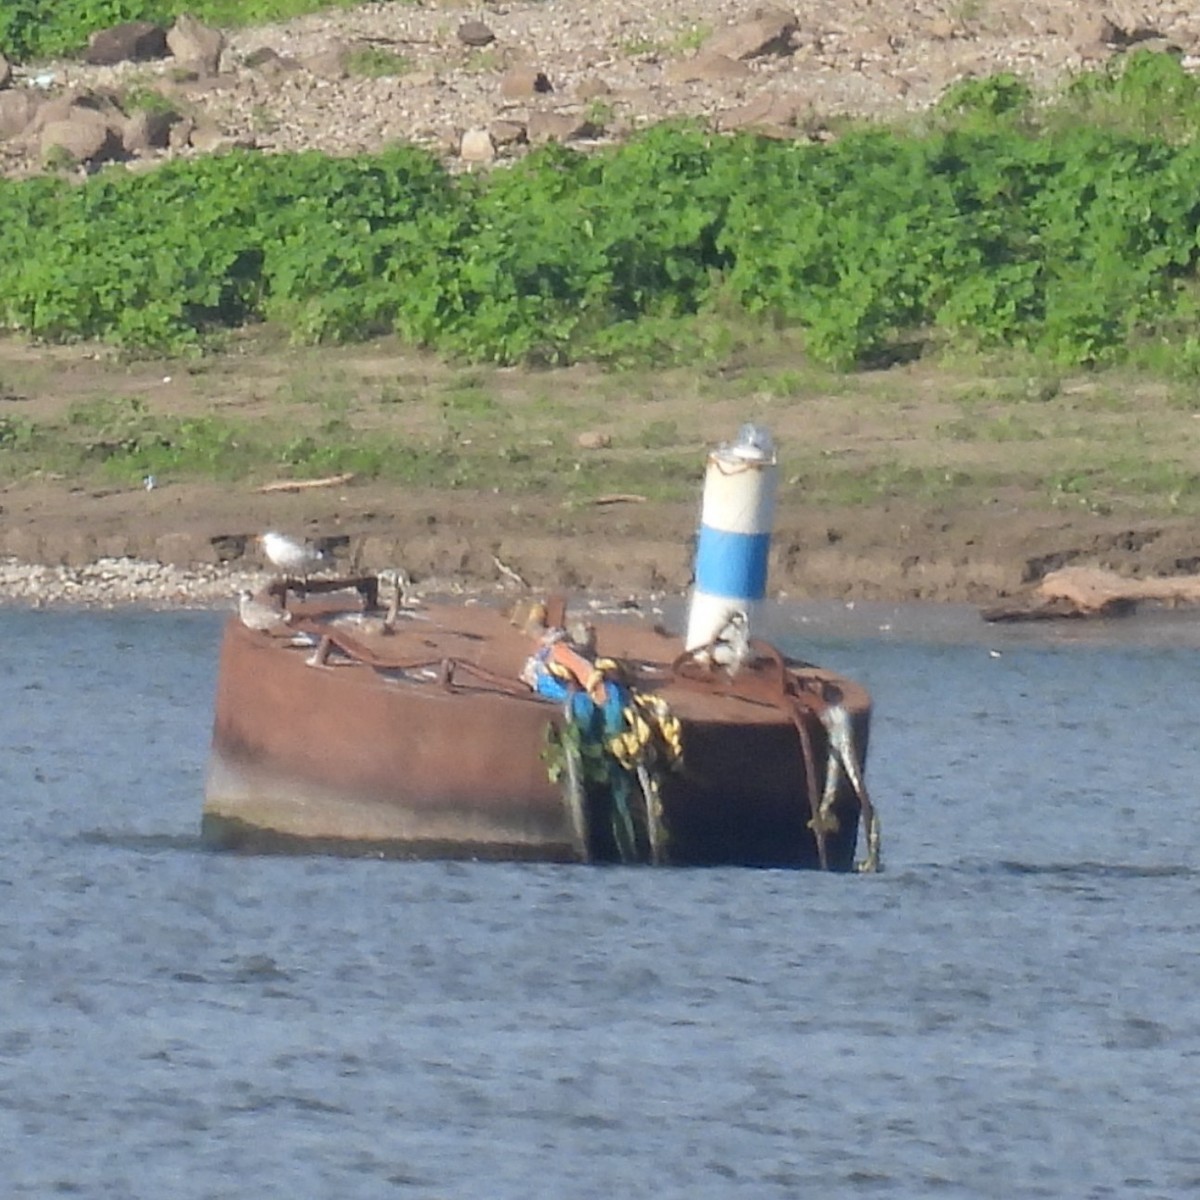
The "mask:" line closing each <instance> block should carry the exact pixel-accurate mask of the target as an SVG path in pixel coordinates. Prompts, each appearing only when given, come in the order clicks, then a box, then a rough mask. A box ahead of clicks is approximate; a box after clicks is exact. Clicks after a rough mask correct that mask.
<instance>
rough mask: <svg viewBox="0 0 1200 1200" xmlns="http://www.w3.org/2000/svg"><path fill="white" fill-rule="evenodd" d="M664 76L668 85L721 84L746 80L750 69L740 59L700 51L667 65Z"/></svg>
mask: <svg viewBox="0 0 1200 1200" xmlns="http://www.w3.org/2000/svg"><path fill="white" fill-rule="evenodd" d="M664 74H665V75H666V77H667V81H668V82H669V83H723V82H727V81H729V80H733V79H745V78H747V77H748V76H749V75H750V68H749V67H748V66H747V65H746V64H745V63H744V62H742V60H741V59H738V58H730V57H729V56H728V55H727V54H713V53H711V52H710V51H706V50H702V51H700V53H699V54H695V55H693V56H692V57H691V58H685V59H684V60H683V61H682V62H673V63H669V64H668V65H667V68H666V70H665V72H664Z"/></svg>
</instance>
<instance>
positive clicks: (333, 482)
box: [254, 471, 354, 492]
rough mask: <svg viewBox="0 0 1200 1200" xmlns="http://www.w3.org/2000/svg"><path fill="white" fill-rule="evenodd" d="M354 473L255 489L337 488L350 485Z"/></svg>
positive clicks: (272, 490)
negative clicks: (344, 484)
mask: <svg viewBox="0 0 1200 1200" xmlns="http://www.w3.org/2000/svg"><path fill="white" fill-rule="evenodd" d="M353 478H354V473H353V472H352V471H348V472H347V473H346V474H345V475H326V476H325V477H324V478H323V479H278V480H276V481H275V482H274V483H264V484H263V485H262V487H259V488H255V489H254V490H255V491H256V492H307V491H309V490H310V489H312V488H327V487H337V486H338V485H339V484H342V483H349V482H350V480H352V479H353Z"/></svg>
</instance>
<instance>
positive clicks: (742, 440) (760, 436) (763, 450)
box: [721, 423, 775, 463]
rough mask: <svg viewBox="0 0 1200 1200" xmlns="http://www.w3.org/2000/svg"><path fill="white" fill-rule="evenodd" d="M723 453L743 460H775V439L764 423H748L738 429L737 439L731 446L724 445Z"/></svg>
mask: <svg viewBox="0 0 1200 1200" xmlns="http://www.w3.org/2000/svg"><path fill="white" fill-rule="evenodd" d="M721 451H722V453H723V454H725V455H726V456H728V457H730V458H738V459H741V460H742V461H743V462H764V463H765V462H774V461H775V441H774V439H773V438H772V437H771V433H770V431H769V430H768V429H767V428H766V427H765V426H763V425H754V424H750V423H747V424H745V425H743V426H742V427H741V429H739V430H738V435H737V440H736V441H735V442H734V443H733V444H732V445H730V446H722V447H721Z"/></svg>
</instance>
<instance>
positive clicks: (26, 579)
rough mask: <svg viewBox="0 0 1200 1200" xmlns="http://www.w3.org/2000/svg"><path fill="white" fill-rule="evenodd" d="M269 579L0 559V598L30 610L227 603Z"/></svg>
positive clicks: (155, 566)
mask: <svg viewBox="0 0 1200 1200" xmlns="http://www.w3.org/2000/svg"><path fill="white" fill-rule="evenodd" d="M268 578H269V576H267V575H266V574H265V573H264V572H262V571H245V570H233V569H230V568H228V567H219V566H190V567H178V566H172V565H170V564H166V563H158V562H142V561H139V560H138V559H133V558H101V559H97V560H96V561H95V562H93V563H89V564H88V565H87V566H83V567H67V566H41V565H36V564H30V563H23V562H20V561H18V560H17V559H14V558H6V559H0V602H5V603H11V604H19V605H24V606H29V607H34V608H42V607H47V606H52V605H78V606H81V607H89V608H116V607H119V606H121V607H123V606H126V605H130V604H137V605H143V606H146V607H150V608H211V607H214V606H223V605H232V604H233V602H234V598H235V597H236V596H237V593H238V592H239V591H240V590H242V589H246V590H249V591H257V590H258V589H259V588H260V587H262V586H263V584H264V583H265V582H266V581H267V579H268Z"/></svg>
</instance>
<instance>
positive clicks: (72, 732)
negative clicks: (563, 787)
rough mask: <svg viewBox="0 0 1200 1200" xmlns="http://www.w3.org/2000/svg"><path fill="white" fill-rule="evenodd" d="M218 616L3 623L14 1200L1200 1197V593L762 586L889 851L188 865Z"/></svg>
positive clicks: (6, 1016) (3, 1024)
mask: <svg viewBox="0 0 1200 1200" xmlns="http://www.w3.org/2000/svg"><path fill="white" fill-rule="evenodd" d="M881 625H883V626H890V628H885V629H881V628H880V626H881ZM218 626H219V618H218V617H216V616H213V615H209V614H193V615H186V616H175V615H171V616H168V615H151V614H123V615H107V616H102V615H85V614H63V613H58V614H53V613H51V614H35V613H21V612H3V613H0V640H2V644H3V647H4V649H3V654H2V657H0V797H2V804H0V1180H3V1183H0V1194H3V1195H4V1196H6V1197H29V1196H36V1197H48V1196H54V1195H58V1194H75V1195H81V1196H86V1197H89V1198H91V1197H120V1198H123V1200H125V1198H134V1200H141V1198H143V1197H144V1198H147V1200H149V1198H153V1200H160V1198H162V1197H172V1198H174V1200H191V1198H196V1200H200V1198H203V1200H213V1198H217V1197H230V1198H238V1200H242V1198H245V1197H253V1198H255V1200H266V1198H271V1197H287V1198H288V1200H294V1198H296V1197H331V1198H337V1200H357V1198H359V1197H361V1198H364V1200H366V1198H372V1200H373V1198H375V1197H380V1196H392V1195H395V1196H412V1197H422V1198H428V1200H434V1198H450V1197H453V1198H456V1200H457V1198H471V1200H475V1198H492V1197H495V1198H498V1200H508V1198H510V1197H511V1198H513V1200H517V1198H542V1197H545V1198H547V1200H549V1198H569V1200H593V1198H594V1200H609V1198H611V1197H655V1198H660V1197H685V1196H686V1197H696V1198H700V1200H702V1198H706V1197H712V1198H714V1200H715V1198H722V1200H724V1198H732V1197H737V1198H741V1197H751V1198H756V1197H799V1196H804V1197H809V1196H811V1197H823V1198H824V1197H844V1196H870V1197H925V1196H936V1197H998V1198H999V1197H1004V1198H1009V1197H1026V1196H1046V1197H1069V1198H1079V1197H1122V1198H1123V1197H1176V1196H1179V1197H1184V1196H1190V1195H1193V1194H1196V1192H1197V1191H1198V1190H1200V1086H1198V1085H1197V1082H1196V1081H1197V1078H1200V997H1198V994H1197V983H1198V981H1200V969H1198V967H1197V942H1198V940H1200V833H1198V832H1197V820H1196V811H1197V803H1198V800H1200V797H1198V794H1197V791H1198V789H1197V781H1198V779H1200V749H1198V748H1197V737H1196V726H1197V720H1198V718H1200V682H1198V680H1200V620H1198V619H1197V618H1195V617H1192V618H1190V619H1188V618H1182V617H1163V618H1160V619H1154V620H1143V619H1141V618H1139V619H1138V620H1137V622H1135V623H1134V624H1126V625H1118V626H1109V627H1105V626H1075V627H1064V628H1061V629H1057V630H1047V629H1044V628H1043V629H1038V628H1029V627H1027V628H1013V629H986V628H984V627H982V626H980V625H979V624H978V622H977V620H976V619H975V618H974V616H973V614H957V615H955V614H954V613H953V612H949V611H948V610H938V611H937V612H931V610H887V609H880V608H874V609H867V608H859V609H856V610H853V611H847V610H845V609H843V608H841V607H834V606H829V607H827V608H825V609H818V608H809V609H803V610H801V609H786V610H780V611H778V612H777V613H776V614H774V617H773V628H774V631H775V632H776V634H779V635H782V636H783V637H784V638H785V639H786V640H789V644H790V648H791V649H793V650H794V651H796V652H798V653H801V654H804V655H805V656H806V657H812V658H816V659H819V660H820V661H823V662H826V663H828V664H829V665H831V666H836V667H839V668H841V669H843V670H845V671H847V672H850V673H852V674H854V675H856V676H858V677H859V678H861V679H863V681H864V682H866V683H867V684H868V685H869V686H870V687H871V688H872V690H873V691H874V693H875V697H876V701H877V714H876V724H875V730H874V736H873V745H872V761H871V764H870V771H869V775H870V781H871V783H872V790H873V795H874V797H875V800H876V802H877V804H878V806H879V808H880V809H881V811H882V815H883V818H884V822H885V825H884V835H885V836H884V851H885V861H886V866H887V870H886V872H885V873H884V874H882V875H880V876H878V877H875V878H867V877H832V878H829V877H823V876H820V875H817V874H814V873H786V872H772V871H739V870H711V871H690V872H687V871H654V870H649V869H637V868H633V869H629V868H605V869H589V868H562V867H539V866H506V865H471V864H437V863H434V864H403V863H394V862H387V863H385V862H371V861H342V860H326V859H319V858H311V859H304V858H298V859H280V858H262V859H255V858H239V857H226V856H220V855H216V854H212V853H209V852H206V851H204V850H202V849H201V848H200V847H199V846H198V844H197V842H196V840H195V831H196V828H197V824H198V816H199V807H200V792H201V783H202V772H203V764H204V757H205V753H206V749H207V739H208V732H209V720H210V711H211V708H210V706H211V695H212V687H213V671H214V665H215V651H216V645H217V639H218Z"/></svg>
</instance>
